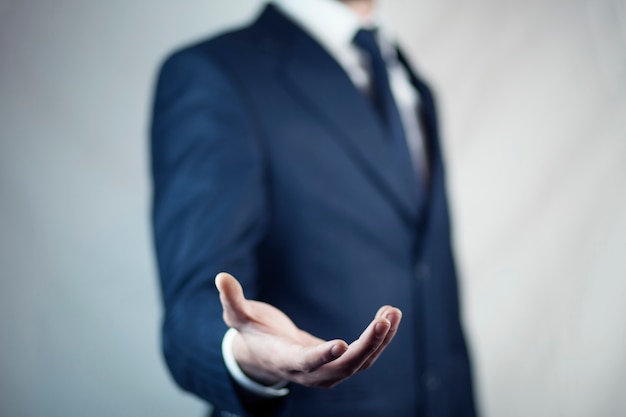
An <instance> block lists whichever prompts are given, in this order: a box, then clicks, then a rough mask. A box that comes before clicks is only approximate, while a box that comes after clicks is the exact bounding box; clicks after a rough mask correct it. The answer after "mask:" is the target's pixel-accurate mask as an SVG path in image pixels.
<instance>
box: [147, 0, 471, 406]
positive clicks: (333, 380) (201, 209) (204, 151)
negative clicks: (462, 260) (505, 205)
mask: <svg viewBox="0 0 626 417" xmlns="http://www.w3.org/2000/svg"><path fill="white" fill-rule="evenodd" d="M375 6H376V5H375V4H374V1H373V0H353V1H343V2H339V1H336V0H280V1H276V2H274V3H272V4H270V5H268V6H267V7H266V8H265V10H264V11H263V12H262V14H261V15H260V17H259V18H258V20H256V22H254V23H253V24H252V25H251V26H250V27H247V28H244V29H241V30H238V31H233V32H230V33H226V34H224V35H221V36H219V37H217V38H214V39H211V40H208V41H205V42H202V43H199V44H197V45H194V46H192V47H189V48H186V49H184V50H182V51H179V52H177V53H175V54H174V55H173V56H172V57H170V58H169V59H168V60H167V61H166V63H165V64H164V65H163V68H162V70H161V74H160V77H159V81H158V86H157V93H156V98H155V107H154V121H153V127H152V152H153V153H152V156H153V175H154V187H155V188H154V189H155V197H154V229H155V239H156V249H157V255H158V260H159V269H160V274H161V281H162V289H163V298H164V305H165V318H164V324H163V349H164V354H165V358H166V361H167V363H168V366H169V368H170V370H171V372H172V374H173V376H174V378H175V379H176V381H177V382H178V383H179V384H180V385H181V387H183V388H184V389H186V390H189V391H191V392H193V393H194V394H196V395H197V396H199V397H200V398H203V399H205V400H206V401H208V402H209V403H211V404H212V405H213V406H214V412H213V415H223V416H233V415H241V416H243V415H249V416H257V415H259V416H260V415H269V416H298V417H306V416H325V417H331V416H361V417H363V416H372V417H373V416H470V417H471V416H473V415H475V411H474V403H473V394H472V386H471V375H470V367H469V360H468V355H467V349H466V346H465V341H464V337H463V333H462V329H461V325H460V319H459V307H458V301H457V299H458V295H457V285H456V273H455V269H454V262H453V257H452V254H451V249H450V246H451V245H450V232H449V226H448V213H447V203H446V198H445V190H444V177H443V166H442V161H441V153H440V147H439V141H438V133H437V125H436V119H435V109H434V104H433V98H432V95H431V93H430V91H429V90H428V88H427V87H426V85H425V84H424V83H423V82H422V81H421V80H420V79H419V78H417V76H416V75H414V73H413V72H412V71H411V69H410V68H409V66H408V64H407V62H406V60H405V59H404V57H403V56H402V54H400V53H399V52H398V51H397V50H396V48H395V46H394V45H393V43H392V38H391V37H390V36H389V34H388V33H387V32H386V31H385V28H384V27H381V25H380V24H379V23H380V22H379V19H378V14H377V12H376V8H375ZM220 271H227V272H228V273H219V272H220ZM218 273H219V274H218ZM216 275H217V277H216ZM214 277H216V278H215V281H214ZM235 277H236V278H235ZM240 283H241V284H240ZM242 286H243V288H244V289H245V296H244V294H243V292H242ZM246 297H247V298H246ZM253 300H254V301H253ZM401 320H402V325H401V326H400V321H401ZM228 328H230V330H228V331H227V329H228ZM363 329H365V330H363ZM346 341H348V342H351V341H353V342H352V343H350V344H348V343H347V342H346Z"/></svg>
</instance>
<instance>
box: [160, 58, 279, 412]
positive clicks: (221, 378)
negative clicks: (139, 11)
mask: <svg viewBox="0 0 626 417" xmlns="http://www.w3.org/2000/svg"><path fill="white" fill-rule="evenodd" d="M227 74H228V71H227V69H226V68H223V67H221V65H220V64H219V63H218V62H217V61H216V60H215V59H214V58H212V57H211V54H210V53H207V51H204V50H203V49H201V48H199V47H195V48H191V49H188V50H185V51H182V52H178V53H176V54H174V55H173V56H172V57H170V58H169V59H168V60H166V62H165V63H164V65H163V67H162V69H161V72H160V74H159V77H158V81H157V88H156V95H155V102H154V109H153V111H154V113H153V123H152V136H151V144H152V149H151V150H152V174H153V182H154V201H153V227H154V238H155V245H156V253H157V258H158V267H159V272H160V279H161V287H162V296H163V302H164V306H165V316H164V320H163V332H162V336H163V338H162V343H163V352H164V356H165V359H166V362H167V365H168V367H169V369H170V371H171V373H172V375H173V377H174V379H175V380H176V382H177V383H178V384H179V385H180V386H181V387H182V388H184V389H185V390H188V391H191V392H193V393H194V394H196V395H198V396H199V397H201V398H203V399H205V400H207V401H209V402H210V403H212V404H213V405H214V406H215V407H216V408H218V409H222V410H228V411H230V412H232V413H235V414H246V413H245V411H244V409H243V405H242V401H241V396H240V395H238V393H237V387H236V385H235V384H234V383H233V381H232V380H231V378H230V377H229V374H228V372H227V370H226V368H225V365H224V362H223V359H222V355H221V352H220V346H221V342H222V338H223V336H224V333H225V331H226V329H227V328H226V325H225V324H224V322H223V320H222V309H221V305H220V302H219V297H218V292H217V290H216V288H215V285H214V277H215V275H216V274H217V273H218V272H220V271H228V272H230V273H232V274H233V275H235V276H236V277H237V278H238V279H239V280H240V281H241V282H242V285H243V287H244V289H245V290H246V295H247V296H248V297H250V298H255V296H256V294H257V279H256V278H257V277H256V270H257V266H256V256H255V253H256V251H257V248H258V245H259V243H260V242H261V241H262V239H263V236H264V234H265V230H266V224H267V216H268V211H267V207H266V204H267V200H266V186H265V182H264V181H265V180H264V178H265V177H264V164H263V152H262V146H261V144H260V141H259V138H258V135H257V134H256V132H255V129H254V126H253V118H252V117H250V115H249V114H248V111H247V108H246V103H245V99H244V97H243V95H242V94H241V92H240V91H238V89H237V85H236V82H235V81H234V80H232V79H229V77H228V75H227Z"/></svg>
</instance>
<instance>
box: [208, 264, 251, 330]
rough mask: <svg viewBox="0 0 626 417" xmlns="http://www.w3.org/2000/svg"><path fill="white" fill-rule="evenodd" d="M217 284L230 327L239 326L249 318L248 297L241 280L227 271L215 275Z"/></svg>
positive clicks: (225, 316) (225, 317)
mask: <svg viewBox="0 0 626 417" xmlns="http://www.w3.org/2000/svg"><path fill="white" fill-rule="evenodd" d="M215 286H216V287H217V290H218V291H219V293H220V301H221V302H222V308H223V309H224V321H225V322H226V324H227V325H228V326H230V327H234V328H238V327H240V326H242V325H243V324H245V323H246V322H247V321H248V320H249V315H248V312H247V309H246V301H247V300H246V298H245V297H244V295H243V288H241V284H239V281H237V280H236V279H235V277H233V276H232V275H230V274H228V273H226V272H220V273H219V274H217V276H216V277H215Z"/></svg>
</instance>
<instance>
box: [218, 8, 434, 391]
mask: <svg viewBox="0 0 626 417" xmlns="http://www.w3.org/2000/svg"><path fill="white" fill-rule="evenodd" d="M273 3H274V4H275V5H276V6H277V7H278V8H279V9H280V10H281V11H282V12H283V13H285V14H286V15H287V16H289V17H290V18H291V19H292V20H293V21H295V22H296V23H297V24H298V25H299V26H300V27H301V28H302V29H303V30H305V31H306V32H307V33H308V34H309V35H310V36H311V37H312V38H313V39H315V40H316V41H317V42H318V43H319V44H320V45H321V46H322V47H323V48H324V49H326V51H327V52H328V53H329V54H330V56H332V57H333V58H334V59H335V60H336V61H337V62H338V63H339V65H341V67H342V68H343V69H344V70H345V71H346V73H347V74H348V76H349V77H350V79H351V80H352V82H353V83H354V85H355V86H356V87H357V88H358V89H360V90H361V91H363V92H368V90H369V89H370V88H371V87H370V85H371V82H370V79H371V76H370V73H371V72H370V68H369V67H370V64H369V58H368V57H367V55H365V54H364V53H363V52H361V51H360V50H359V49H358V48H357V47H356V46H355V45H354V44H353V42H352V41H353V39H354V36H355V35H356V34H357V32H358V31H359V29H362V28H377V29H378V31H377V34H378V42H379V47H380V49H381V52H382V54H383V57H384V59H385V62H386V64H387V71H388V74H389V83H390V87H391V91H392V94H393V97H394V99H395V101H396V105H397V107H398V111H399V113H400V117H401V119H402V125H403V127H404V133H405V136H406V140H407V146H408V148H409V152H410V154H411V160H412V162H413V167H414V168H415V170H416V175H418V176H419V177H420V178H421V179H422V181H424V182H425V181H426V179H427V175H428V166H427V159H426V157H425V153H424V141H423V135H422V130H421V127H420V124H419V121H418V118H417V108H418V105H419V95H418V93H417V91H416V90H415V88H414V87H413V85H412V84H411V81H410V78H409V74H408V73H407V70H406V69H405V68H404V66H403V65H402V64H401V63H400V62H399V61H398V58H397V54H396V50H395V47H394V43H393V42H394V36H393V34H392V33H391V32H390V31H389V28H388V27H387V26H385V25H384V22H383V19H382V18H381V14H380V9H379V8H378V6H379V5H380V3H379V2H377V3H375V4H376V9H375V10H374V12H373V13H372V15H371V16H369V17H368V18H363V17H362V16H359V15H358V14H356V13H355V12H354V11H353V10H352V9H350V8H349V7H348V6H346V5H345V4H343V3H341V2H340V1H338V0H274V1H273ZM235 334H236V330H234V329H230V330H228V331H227V332H226V334H225V335H224V339H223V342H222V355H223V357H224V363H225V364H226V368H227V369H228V372H229V373H230V374H231V376H232V377H233V379H234V380H235V381H236V382H237V383H238V384H240V385H241V386H242V387H244V388H246V389H248V390H249V391H251V392H254V393H256V394H257V395H260V396H263V397H280V396H284V395H287V394H288V393H289V390H288V389H287V388H285V386H286V385H287V383H286V382H284V383H280V384H277V385H274V386H272V387H267V386H264V385H261V384H258V383H257V382H255V381H253V380H251V379H250V378H248V377H247V376H246V375H245V374H244V373H243V371H242V370H241V369H240V368H239V366H238V364H237V361H236V360H235V358H234V355H233V353H232V342H233V338H234V336H235Z"/></svg>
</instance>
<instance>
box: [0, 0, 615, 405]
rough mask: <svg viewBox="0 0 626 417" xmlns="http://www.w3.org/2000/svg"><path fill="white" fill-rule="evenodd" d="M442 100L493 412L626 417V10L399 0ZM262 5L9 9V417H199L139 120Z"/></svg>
mask: <svg viewBox="0 0 626 417" xmlns="http://www.w3.org/2000/svg"><path fill="white" fill-rule="evenodd" d="M386 4H387V10H388V14H389V16H390V20H392V21H394V22H395V23H396V24H397V31H398V33H399V37H400V39H401V40H402V41H403V43H404V44H405V46H406V48H407V49H408V50H409V54H410V55H411V56H412V57H413V58H414V61H415V63H416V64H417V66H418V67H419V68H420V69H421V70H422V72H423V73H424V74H425V75H426V76H427V77H428V78H429V79H430V80H431V82H432V83H433V84H434V85H435V87H436V89H437V90H438V93H439V95H438V97H439V101H440V104H441V106H440V107H441V110H442V115H443V123H444V132H445V148H446V151H447V155H448V168H449V183H450V194H451V200H452V203H453V215H454V223H455V226H456V227H455V232H456V246H457V253H458V257H459V262H460V265H461V267H462V271H463V281H462V287H463V290H464V291H463V296H464V312H465V322H466V324H467V328H468V332H469V335H470V337H471V339H472V342H473V347H474V349H473V350H474V356H475V362H476V369H477V377H478V381H479V388H480V392H479V394H480V400H481V403H482V408H483V410H484V414H485V415H486V416H491V417H499V416H535V417H541V416H545V417H557V416H571V417H577V416H581V417H582V416H594V417H597V416H607V417H612V416H617V415H626V395H625V394H626V355H625V354H624V352H626V321H625V320H624V317H626V192H625V191H624V190H626V2H625V1H624V0H588V1H585V0H569V1H567V0H525V1H513V0H469V1H468V0H463V1H461V0H437V1H433V0H395V1H394V0H388V1H387V2H386ZM259 5H260V0H229V1H219V2H218V1H209V0H204V1H200V0H196V1H191V0H187V1H180V0H179V1H170V0H153V1H141V0H124V1H121V0H110V1H107V2H95V1H79V0H57V1H55V2H50V1H44V0H20V1H17V0H14V1H11V0H0V416H3V417H4V416H7V417H9V416H19V417H22V416H23V417H30V416H52V417H55V416H59V417H66V416H87V415H89V416H93V417H98V416H112V415H114V416H120V417H124V416H143V415H150V416H171V415H176V416H185V415H186V416H199V415H201V413H202V411H201V410H202V409H203V406H202V404H200V403H199V402H198V401H197V400H195V399H193V398H192V397H190V396H187V395H185V394H182V393H180V392H179V391H178V390H177V389H176V388H175V387H174V385H173V383H172V382H171V381H170V379H169V377H168V375H167V372H166V370H165V367H164V365H163V362H162V361H161V359H160V353H159V351H158V322H159V317H160V314H161V311H160V305H159V298H158V297H159V295H158V288H157V285H156V276H155V268H154V261H153V259H152V252H151V241H150V230H149V222H148V212H149V196H150V190H149V177H148V168H147V155H146V151H147V142H146V127H147V120H148V119H147V118H148V113H149V103H150V97H151V91H152V83H153V77H154V72H155V69H156V67H157V64H158V62H159V61H160V59H161V58H162V57H163V55H164V54H165V53H166V51H168V50H170V49H171V48H172V47H174V46H177V45H180V44H181V43H184V42H187V41H190V40H194V39H196V38H198V37H200V36H205V35H208V34H211V33H215V32H216V31H218V30H221V29H223V28H225V27H228V26H230V25H232V24H235V23H240V22H244V21H246V20H248V19H250V18H251V17H252V16H253V15H254V14H255V12H256V10H257V9H258V7H259Z"/></svg>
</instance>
